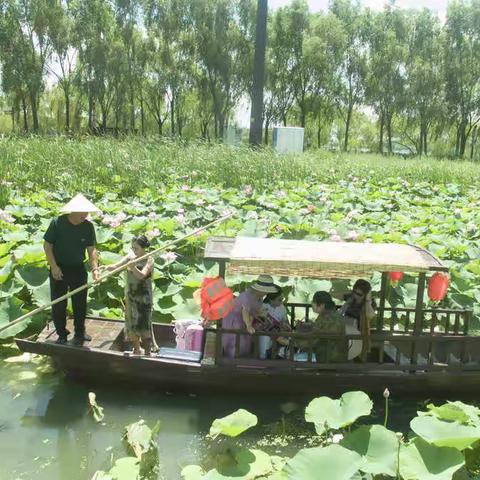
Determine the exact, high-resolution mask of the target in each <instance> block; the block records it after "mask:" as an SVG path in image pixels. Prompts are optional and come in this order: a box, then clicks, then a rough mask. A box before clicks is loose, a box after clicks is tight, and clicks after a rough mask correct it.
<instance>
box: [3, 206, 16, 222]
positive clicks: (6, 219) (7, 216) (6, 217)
mask: <svg viewBox="0 0 480 480" xmlns="http://www.w3.org/2000/svg"><path fill="white" fill-rule="evenodd" d="M0 220H3V221H4V222H6V223H15V219H14V218H13V217H12V216H11V215H10V214H9V213H8V212H6V211H5V210H2V209H1V208H0Z"/></svg>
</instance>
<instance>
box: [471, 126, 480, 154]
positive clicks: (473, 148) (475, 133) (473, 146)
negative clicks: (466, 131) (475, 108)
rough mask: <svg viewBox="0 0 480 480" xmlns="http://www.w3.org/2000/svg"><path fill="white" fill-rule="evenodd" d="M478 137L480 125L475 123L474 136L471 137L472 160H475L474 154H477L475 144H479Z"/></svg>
mask: <svg viewBox="0 0 480 480" xmlns="http://www.w3.org/2000/svg"><path fill="white" fill-rule="evenodd" d="M477 139H478V126H477V125H475V126H474V127H473V130H472V137H471V139H470V160H473V156H474V154H475V146H476V144H477Z"/></svg>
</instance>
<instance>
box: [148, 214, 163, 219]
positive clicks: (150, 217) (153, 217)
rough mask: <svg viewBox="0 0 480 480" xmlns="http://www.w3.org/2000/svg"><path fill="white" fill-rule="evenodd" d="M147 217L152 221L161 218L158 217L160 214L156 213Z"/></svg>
mask: <svg viewBox="0 0 480 480" xmlns="http://www.w3.org/2000/svg"><path fill="white" fill-rule="evenodd" d="M147 217H148V218H149V219H150V220H158V218H159V217H160V215H158V213H156V212H150V213H149V214H148V215H147Z"/></svg>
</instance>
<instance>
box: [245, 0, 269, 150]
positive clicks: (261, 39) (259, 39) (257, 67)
mask: <svg viewBox="0 0 480 480" xmlns="http://www.w3.org/2000/svg"><path fill="white" fill-rule="evenodd" d="M267 13H268V0H258V2H257V25H256V30H255V56H254V60H253V87H252V110H251V114H250V136H249V142H250V144H251V145H260V144H261V143H262V124H263V85H264V82H265V48H266V43H267Z"/></svg>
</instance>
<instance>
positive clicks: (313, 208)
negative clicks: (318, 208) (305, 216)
mask: <svg viewBox="0 0 480 480" xmlns="http://www.w3.org/2000/svg"><path fill="white" fill-rule="evenodd" d="M307 210H308V213H313V212H314V211H315V205H313V204H310V205H309V206H308V207H307Z"/></svg>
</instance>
